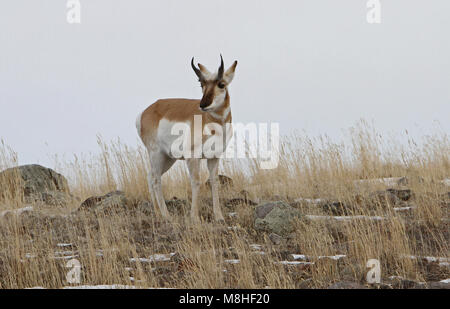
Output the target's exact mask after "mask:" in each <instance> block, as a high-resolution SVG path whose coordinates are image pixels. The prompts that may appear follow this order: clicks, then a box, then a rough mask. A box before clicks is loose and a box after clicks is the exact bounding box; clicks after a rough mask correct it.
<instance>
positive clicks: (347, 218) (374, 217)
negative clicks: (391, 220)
mask: <svg viewBox="0 0 450 309" xmlns="http://www.w3.org/2000/svg"><path fill="white" fill-rule="evenodd" d="M305 217H306V218H308V219H311V220H330V219H333V220H337V221H350V220H359V219H365V220H375V221H380V220H385V219H386V218H384V217H380V216H319V215H305Z"/></svg>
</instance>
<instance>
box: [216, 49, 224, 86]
mask: <svg viewBox="0 0 450 309" xmlns="http://www.w3.org/2000/svg"><path fill="white" fill-rule="evenodd" d="M222 78H223V58H222V54H220V67H219V71H218V73H217V79H218V80H221V79H222Z"/></svg>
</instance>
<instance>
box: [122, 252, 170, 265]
mask: <svg viewBox="0 0 450 309" xmlns="http://www.w3.org/2000/svg"><path fill="white" fill-rule="evenodd" d="M174 255H175V253H169V254H160V253H157V254H153V255H150V257H149V258H130V262H136V261H139V262H141V263H150V262H165V261H170V259H171V258H172V256H174Z"/></svg>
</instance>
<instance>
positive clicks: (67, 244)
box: [56, 243, 72, 247]
mask: <svg viewBox="0 0 450 309" xmlns="http://www.w3.org/2000/svg"><path fill="white" fill-rule="evenodd" d="M56 246H57V247H71V246H72V244H70V243H60V244H56Z"/></svg>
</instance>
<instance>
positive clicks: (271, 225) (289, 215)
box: [255, 201, 302, 236]
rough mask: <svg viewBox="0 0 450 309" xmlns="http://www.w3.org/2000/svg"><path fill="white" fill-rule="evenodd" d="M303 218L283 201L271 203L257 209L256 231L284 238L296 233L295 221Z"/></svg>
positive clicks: (296, 210)
mask: <svg viewBox="0 0 450 309" xmlns="http://www.w3.org/2000/svg"><path fill="white" fill-rule="evenodd" d="M301 218H302V216H301V214H300V211H299V210H298V209H295V208H293V207H291V206H290V205H288V204H286V203H284V202H281V201H277V202H269V203H265V204H262V205H259V206H257V207H256V208H255V229H256V230H258V231H264V232H268V233H275V234H278V235H281V236H284V235H287V234H289V233H291V232H293V231H294V229H295V220H296V219H301Z"/></svg>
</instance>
